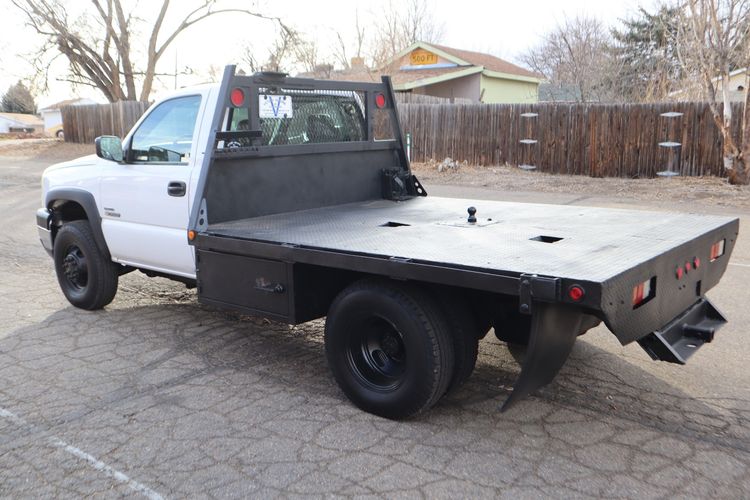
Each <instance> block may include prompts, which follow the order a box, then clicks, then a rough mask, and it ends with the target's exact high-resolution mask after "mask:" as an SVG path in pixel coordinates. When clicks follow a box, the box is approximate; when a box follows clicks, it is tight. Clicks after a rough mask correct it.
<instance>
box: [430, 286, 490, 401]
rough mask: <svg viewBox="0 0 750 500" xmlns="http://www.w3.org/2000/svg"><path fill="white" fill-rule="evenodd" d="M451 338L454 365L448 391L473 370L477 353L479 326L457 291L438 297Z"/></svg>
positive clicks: (467, 377)
mask: <svg viewBox="0 0 750 500" xmlns="http://www.w3.org/2000/svg"><path fill="white" fill-rule="evenodd" d="M439 302H440V306H441V308H442V310H443V311H444V313H445V317H446V319H447V320H448V326H449V327H450V332H451V337H452V340H453V352H454V357H455V367H454V369H453V377H452V378H451V381H450V384H448V391H447V392H452V391H454V390H456V389H458V388H459V387H460V386H461V385H463V383H464V382H466V381H467V380H468V379H469V377H470V376H471V374H472V372H473V371H474V366H475V365H476V364H477V355H478V354H479V339H480V338H481V337H480V335H479V334H478V333H477V332H478V331H479V330H480V328H479V327H478V326H477V321H476V319H475V318H474V314H473V313H472V311H471V309H470V308H469V305H468V303H467V302H466V300H464V299H463V298H462V297H461V296H460V295H459V294H457V293H446V294H444V295H441V296H440V298H439Z"/></svg>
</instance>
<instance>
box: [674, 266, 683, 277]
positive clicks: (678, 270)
mask: <svg viewBox="0 0 750 500" xmlns="http://www.w3.org/2000/svg"><path fill="white" fill-rule="evenodd" d="M683 274H685V271H684V270H683V269H682V268H681V267H678V268H677V270H676V271H675V275H676V276H677V279H678V280H681V279H682V275H683Z"/></svg>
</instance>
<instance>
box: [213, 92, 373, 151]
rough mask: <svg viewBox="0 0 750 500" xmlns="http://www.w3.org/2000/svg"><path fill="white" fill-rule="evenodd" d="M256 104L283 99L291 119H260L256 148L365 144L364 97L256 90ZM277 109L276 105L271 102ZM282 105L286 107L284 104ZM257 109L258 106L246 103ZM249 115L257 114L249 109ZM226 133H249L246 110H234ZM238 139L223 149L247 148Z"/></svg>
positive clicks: (248, 142)
mask: <svg viewBox="0 0 750 500" xmlns="http://www.w3.org/2000/svg"><path fill="white" fill-rule="evenodd" d="M258 94H259V100H260V99H266V98H268V97H272V98H276V97H279V96H286V97H287V98H288V99H290V100H291V116H287V115H286V114H282V113H281V112H279V115H280V116H277V117H268V116H265V117H263V116H261V117H260V131H261V139H260V145H263V146H277V145H290V144H320V143H330V142H354V141H366V140H367V121H366V120H365V105H364V102H365V93H364V92H356V91H343V90H342V91H338V90H291V89H271V88H262V87H261V88H259V89H258ZM275 102H276V103H277V104H276V106H279V104H278V101H275ZM285 104H286V103H285ZM250 105H251V106H253V105H255V107H259V106H260V103H250ZM251 112H253V113H255V112H257V111H256V110H255V109H252V108H251ZM229 130H230V131H243V130H250V119H249V117H248V108H240V109H235V110H234V112H233V114H232V120H231V122H230V124H229ZM250 145H251V139H248V138H241V139H237V140H235V141H233V142H231V143H228V144H227V145H226V147H244V146H250Z"/></svg>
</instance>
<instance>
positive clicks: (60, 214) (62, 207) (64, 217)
mask: <svg viewBox="0 0 750 500" xmlns="http://www.w3.org/2000/svg"><path fill="white" fill-rule="evenodd" d="M50 208H51V209H52V212H53V213H54V215H55V222H56V223H57V225H59V224H61V223H63V222H70V221H74V220H88V215H86V210H84V209H83V207H82V206H81V205H80V204H79V203H77V202H75V201H70V200H55V201H53V202H52V203H51V204H50Z"/></svg>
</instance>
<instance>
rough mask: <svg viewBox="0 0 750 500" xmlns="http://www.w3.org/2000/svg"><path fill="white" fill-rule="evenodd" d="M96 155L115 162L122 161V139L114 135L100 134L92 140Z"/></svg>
mask: <svg viewBox="0 0 750 500" xmlns="http://www.w3.org/2000/svg"><path fill="white" fill-rule="evenodd" d="M94 144H96V156H98V157H99V158H104V159H105V160H111V161H116V162H121V161H122V141H121V140H120V138H119V137H115V136H114V135H102V136H100V137H97V138H96V139H95V140H94Z"/></svg>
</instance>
